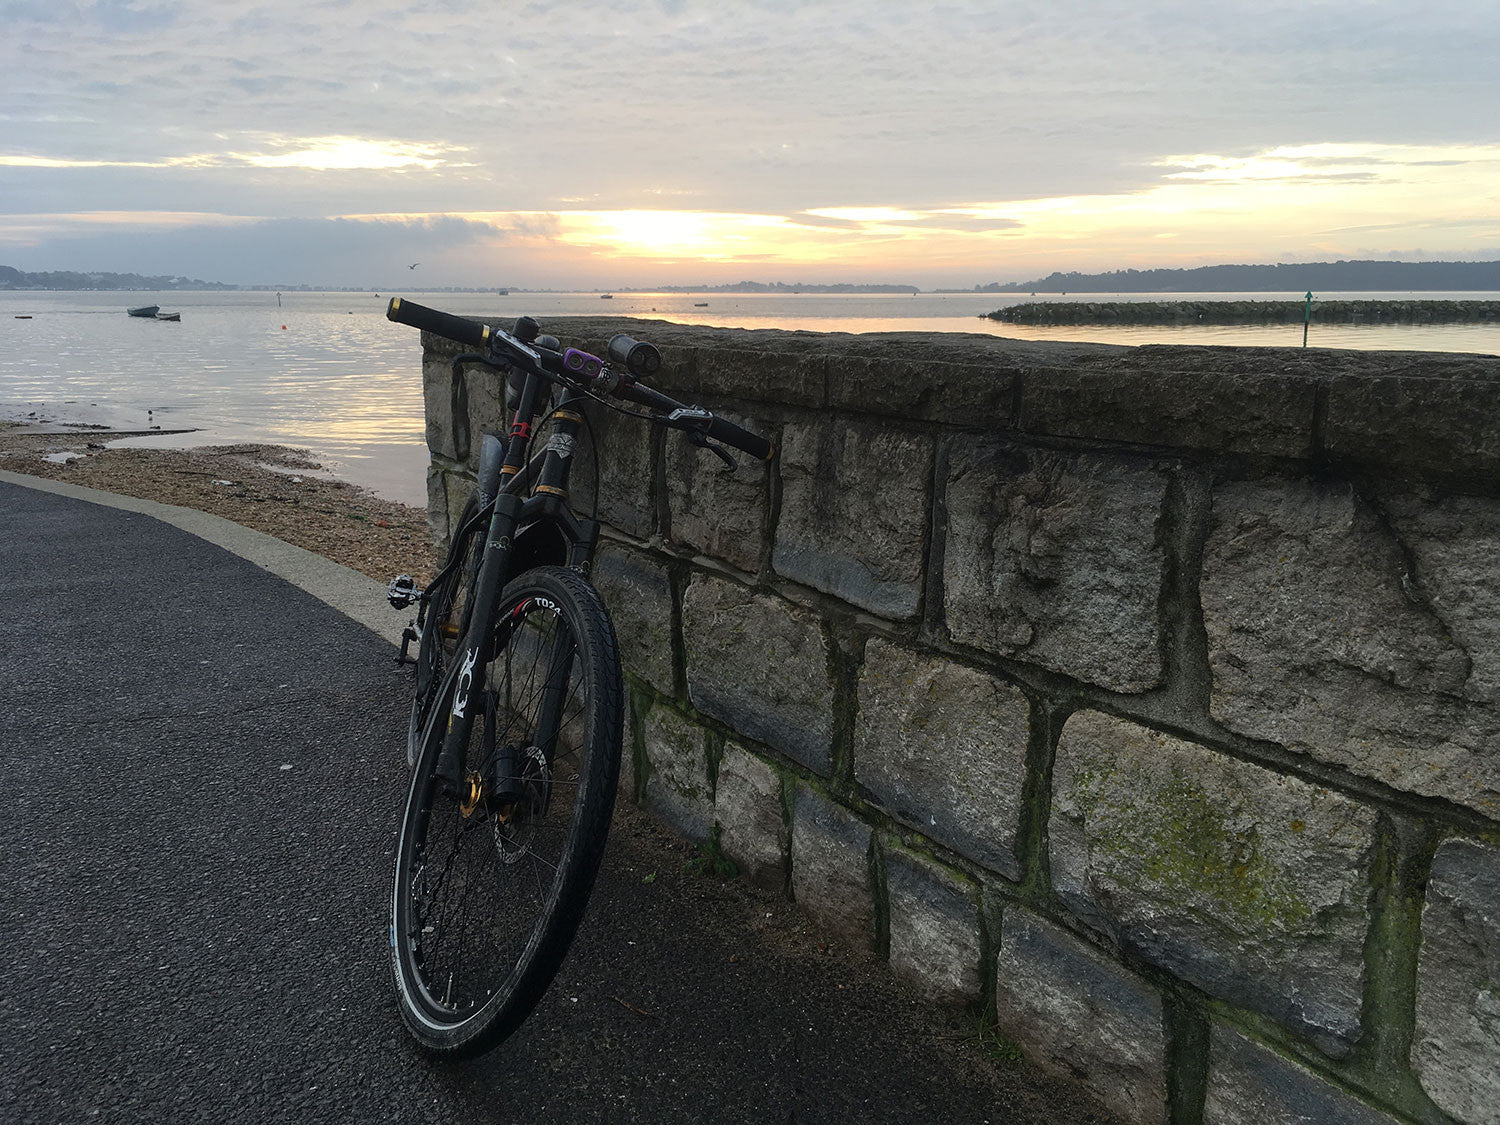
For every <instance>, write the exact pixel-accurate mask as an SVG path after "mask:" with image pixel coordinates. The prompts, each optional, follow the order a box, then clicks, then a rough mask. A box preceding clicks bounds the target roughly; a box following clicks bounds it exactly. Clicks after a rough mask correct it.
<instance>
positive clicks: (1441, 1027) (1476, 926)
mask: <svg viewBox="0 0 1500 1125" xmlns="http://www.w3.org/2000/svg"><path fill="white" fill-rule="evenodd" d="M1411 1061H1412V1067H1413V1069H1414V1070H1416V1072H1417V1077H1418V1078H1419V1079H1420V1080H1421V1082H1422V1088H1423V1089H1424V1090H1426V1091H1427V1094H1428V1096H1429V1097H1430V1098H1432V1100H1433V1101H1434V1102H1436V1103H1437V1104H1438V1105H1439V1106H1441V1107H1442V1108H1443V1109H1444V1110H1445V1111H1446V1112H1448V1113H1451V1114H1452V1115H1453V1116H1454V1117H1456V1118H1458V1119H1459V1120H1460V1121H1463V1122H1465V1125H1500V847H1495V846H1493V845H1485V844H1479V843H1475V842H1473V841H1469V840H1450V841H1448V842H1447V843H1445V844H1444V845H1443V846H1442V847H1441V848H1439V849H1438V853H1437V856H1436V857H1435V858H1434V860H1433V864H1432V877H1431V880H1430V881H1429V882H1428V884H1427V905H1426V907H1425V908H1424V909H1423V911H1422V949H1421V953H1420V955H1419V958H1418V962H1417V1027H1416V1036H1415V1041H1414V1042H1413V1043H1412V1053H1411Z"/></svg>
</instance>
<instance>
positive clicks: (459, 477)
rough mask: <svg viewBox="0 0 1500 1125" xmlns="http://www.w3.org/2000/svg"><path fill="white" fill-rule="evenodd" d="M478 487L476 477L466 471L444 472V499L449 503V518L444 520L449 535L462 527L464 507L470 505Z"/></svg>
mask: <svg viewBox="0 0 1500 1125" xmlns="http://www.w3.org/2000/svg"><path fill="white" fill-rule="evenodd" d="M477 487H478V486H477V485H476V484H475V483H474V478H473V477H471V476H468V475H466V474H464V473H460V472H453V471H449V472H445V473H444V474H443V499H444V500H445V501H446V502H447V505H448V511H447V513H446V515H447V519H446V520H445V521H444V522H445V523H447V525H448V534H449V536H452V535H453V534H454V533H456V532H457V531H458V530H459V528H460V527H461V525H462V516H463V514H464V508H465V507H467V506H468V503H469V497H471V496H473V495H474V490H475V489H476V488H477ZM430 518H431V513H429V519H430Z"/></svg>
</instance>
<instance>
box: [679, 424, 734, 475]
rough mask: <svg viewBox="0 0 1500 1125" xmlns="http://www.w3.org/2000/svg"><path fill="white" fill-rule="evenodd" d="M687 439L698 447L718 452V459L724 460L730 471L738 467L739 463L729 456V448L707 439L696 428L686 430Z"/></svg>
mask: <svg viewBox="0 0 1500 1125" xmlns="http://www.w3.org/2000/svg"><path fill="white" fill-rule="evenodd" d="M687 439H688V442H689V444H691V445H696V446H697V447H698V448H699V449H706V450H708V451H709V452H710V453H716V454H718V456H719V460H721V461H723V462H724V464H725V466H726V467H727V468H728V470H729V471H730V472H731V473H732V472H734V471H735V469H737V468H739V463H738V462H736V461H735V459H734V458H733V457H732V456H730V454H729V450H727V449H725V448H724V447H723V446H722V445H719V444H718V443H717V442H712V441H709V440H708V438H707V437H705V436H704V435H703V434H702V433H701V432H699V431H698V430H688V431H687Z"/></svg>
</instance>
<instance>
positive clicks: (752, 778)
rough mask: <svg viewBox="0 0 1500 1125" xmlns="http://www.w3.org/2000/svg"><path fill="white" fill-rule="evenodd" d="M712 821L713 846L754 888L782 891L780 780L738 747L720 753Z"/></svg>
mask: <svg viewBox="0 0 1500 1125" xmlns="http://www.w3.org/2000/svg"><path fill="white" fill-rule="evenodd" d="M714 819H715V820H716V821H717V822H718V824H719V827H720V830H721V831H720V836H719V844H720V846H721V847H722V848H723V850H724V854H725V855H727V856H728V857H729V858H730V859H732V860H734V862H735V863H736V864H737V865H738V866H739V869H740V874H741V875H743V876H744V877H745V878H746V879H748V880H749V881H750V882H752V883H754V884H755V885H756V886H758V887H764V888H765V889H766V890H770V891H781V890H783V889H784V888H785V886H786V861H787V847H788V844H789V837H790V832H789V830H788V828H787V826H786V823H785V818H784V816H783V811H782V802H781V775H780V774H778V773H777V772H776V771H775V770H774V769H772V768H771V767H770V766H769V765H768V764H767V763H766V762H764V761H762V760H761V759H760V758H757V757H756V756H755V755H754V754H752V753H750V752H749V751H748V750H746V749H745V748H744V747H743V746H740V745H739V744H738V743H735V742H730V743H728V744H727V745H726V746H725V747H724V755H723V757H722V758H721V759H720V760H719V776H718V783H717V784H716V785H715V787H714Z"/></svg>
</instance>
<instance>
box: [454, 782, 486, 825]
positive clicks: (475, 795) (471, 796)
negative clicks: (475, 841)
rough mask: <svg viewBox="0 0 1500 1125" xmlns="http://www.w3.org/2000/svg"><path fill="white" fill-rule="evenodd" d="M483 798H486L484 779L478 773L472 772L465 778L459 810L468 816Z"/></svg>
mask: <svg viewBox="0 0 1500 1125" xmlns="http://www.w3.org/2000/svg"><path fill="white" fill-rule="evenodd" d="M482 800H484V779H483V778H482V777H480V776H479V774H477V773H471V774H469V776H468V777H466V778H464V795H463V797H462V798H461V799H460V800H459V802H458V811H459V812H461V813H463V815H464V816H466V817H467V816H470V815H471V814H472V813H473V812H474V810H475V809H477V808H478V807H479V802H480V801H482Z"/></svg>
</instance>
